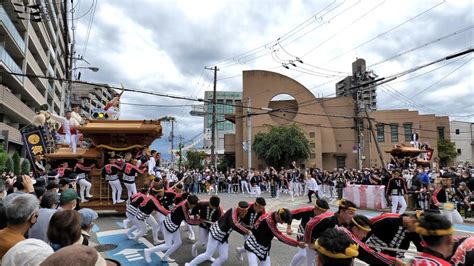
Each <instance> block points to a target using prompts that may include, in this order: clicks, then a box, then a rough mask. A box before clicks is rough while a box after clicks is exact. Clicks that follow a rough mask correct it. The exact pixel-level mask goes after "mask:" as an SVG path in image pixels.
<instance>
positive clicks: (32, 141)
mask: <svg viewBox="0 0 474 266" xmlns="http://www.w3.org/2000/svg"><path fill="white" fill-rule="evenodd" d="M44 133H45V132H44V128H43V127H34V128H27V129H25V130H22V132H21V135H22V139H23V143H24V144H25V149H26V154H27V157H28V160H29V161H30V165H31V168H32V170H33V173H34V176H35V177H39V176H40V175H39V174H38V173H37V171H36V167H35V156H36V155H41V156H44V155H45V154H46V139H45V137H44V136H45V134H44Z"/></svg>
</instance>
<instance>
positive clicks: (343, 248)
mask: <svg viewBox="0 0 474 266" xmlns="http://www.w3.org/2000/svg"><path fill="white" fill-rule="evenodd" d="M314 249H315V250H316V251H317V253H318V258H317V262H316V265H322V266H333V265H343V266H350V265H353V263H354V258H355V257H357V256H358V255H359V251H358V249H359V246H358V245H357V244H356V243H355V242H354V240H352V239H351V238H350V237H349V236H348V235H347V234H345V233H344V232H341V231H339V230H337V229H336V228H329V229H328V230H325V231H324V232H322V233H321V235H320V236H319V238H318V239H317V241H315V243H314ZM312 263H313V262H312Z"/></svg>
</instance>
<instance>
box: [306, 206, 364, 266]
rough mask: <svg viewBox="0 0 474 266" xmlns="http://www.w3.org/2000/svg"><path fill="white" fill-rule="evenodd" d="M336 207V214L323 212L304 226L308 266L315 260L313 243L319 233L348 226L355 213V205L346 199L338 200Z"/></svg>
mask: <svg viewBox="0 0 474 266" xmlns="http://www.w3.org/2000/svg"><path fill="white" fill-rule="evenodd" d="M338 205H339V207H338V210H337V212H336V213H333V212H325V213H323V214H321V215H318V216H315V217H313V218H312V219H311V220H309V222H308V223H307V224H306V227H305V229H304V240H305V242H306V244H307V245H308V246H307V247H306V262H307V264H308V266H311V265H313V262H314V260H315V257H316V252H315V250H314V242H315V241H316V239H318V237H319V236H320V235H321V233H322V232H324V231H326V230H327V229H329V228H334V227H335V226H336V225H342V226H347V225H349V223H350V222H351V220H352V218H353V217H354V215H355V213H356V211H357V206H356V205H355V203H353V202H352V201H349V200H346V199H342V200H339V201H338Z"/></svg>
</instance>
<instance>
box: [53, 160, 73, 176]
mask: <svg viewBox="0 0 474 266" xmlns="http://www.w3.org/2000/svg"><path fill="white" fill-rule="evenodd" d="M56 173H57V176H58V177H59V179H61V178H63V177H69V176H70V175H71V174H72V173H73V169H72V168H69V163H68V162H63V163H62V164H61V166H60V167H58V168H57V169H56Z"/></svg>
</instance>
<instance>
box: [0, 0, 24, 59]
mask: <svg viewBox="0 0 474 266" xmlns="http://www.w3.org/2000/svg"><path fill="white" fill-rule="evenodd" d="M7 14H8V13H7V11H6V10H5V9H4V8H3V6H2V5H1V4H0V22H1V23H2V24H3V25H4V27H5V28H6V29H7V31H8V32H9V33H10V34H11V36H12V37H13V40H15V42H16V44H17V45H18V47H19V48H20V50H21V51H22V52H23V54H24V53H25V50H26V45H25V41H24V40H23V37H22V36H21V34H20V33H19V32H18V30H17V29H16V27H15V25H13V22H12V21H11V19H10V17H9V16H8V15H7Z"/></svg>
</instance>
